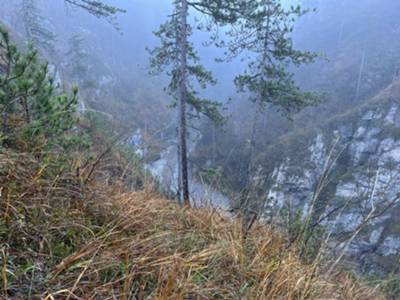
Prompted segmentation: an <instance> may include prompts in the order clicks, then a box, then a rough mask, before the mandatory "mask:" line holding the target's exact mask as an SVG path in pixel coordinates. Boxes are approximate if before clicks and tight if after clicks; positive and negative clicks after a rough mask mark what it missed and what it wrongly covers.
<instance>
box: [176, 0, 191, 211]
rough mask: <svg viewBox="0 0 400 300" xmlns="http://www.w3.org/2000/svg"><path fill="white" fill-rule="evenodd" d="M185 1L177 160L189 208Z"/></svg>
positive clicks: (183, 3)
mask: <svg viewBox="0 0 400 300" xmlns="http://www.w3.org/2000/svg"><path fill="white" fill-rule="evenodd" d="M187 15H188V3H187V0H181V11H180V19H181V20H180V23H181V24H180V27H181V28H180V29H181V30H180V36H179V48H180V50H181V53H180V55H181V57H180V66H179V68H180V87H179V126H178V127H179V136H178V141H179V143H178V144H179V149H180V151H179V155H180V157H179V160H180V168H181V171H180V173H181V174H180V175H181V180H182V192H181V193H182V198H183V199H182V200H183V203H184V204H185V205H188V206H190V198H189V176H188V159H187V124H186V100H187V85H186V84H187V30H188V24H187Z"/></svg>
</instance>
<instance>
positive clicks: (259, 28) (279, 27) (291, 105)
mask: <svg viewBox="0 0 400 300" xmlns="http://www.w3.org/2000/svg"><path fill="white" fill-rule="evenodd" d="M248 4H249V6H248V10H246V11H245V12H244V13H243V14H242V15H241V18H240V19H239V20H238V21H237V22H236V25H235V27H234V28H233V29H232V30H231V31H230V32H229V33H228V35H229V36H230V37H231V38H232V39H231V40H230V42H229V44H227V46H228V48H229V53H230V54H231V55H233V56H236V55H240V54H241V53H242V52H243V51H245V52H247V54H248V55H246V57H247V58H248V64H247V68H246V70H245V71H244V73H243V74H241V75H239V76H237V77H236V79H235V83H236V86H237V87H238V89H239V91H241V92H245V93H247V94H248V95H249V99H250V100H251V102H253V103H254V104H255V116H254V119H253V128H252V133H251V137H250V145H249V154H248V167H247V174H246V177H247V184H246V185H247V187H246V192H245V193H244V197H243V200H242V203H241V206H242V208H244V209H246V207H247V205H248V203H249V201H250V199H249V196H250V195H251V194H252V193H254V191H255V189H256V187H255V186H254V185H255V184H260V182H257V180H252V174H254V173H257V172H256V171H257V167H256V166H254V163H253V162H254V158H253V157H254V155H255V153H254V150H255V147H256V138H257V134H256V130H257V120H258V118H259V114H260V113H262V112H264V111H265V110H266V109H267V108H269V107H271V108H275V109H277V110H278V111H279V112H281V113H282V114H283V115H285V116H287V117H290V116H291V115H292V114H293V113H296V112H299V111H300V110H301V109H303V108H305V107H307V106H310V105H315V104H317V103H319V102H320V100H321V97H320V96H319V95H316V94H314V93H311V92H304V91H302V90H301V88H300V87H298V86H297V85H296V83H295V81H294V78H293V77H294V75H293V73H292V72H291V71H290V70H291V69H290V68H291V67H293V66H296V67H298V66H300V65H302V64H308V63H312V62H313V61H314V60H315V58H316V57H317V55H316V54H315V53H312V52H309V51H300V50H297V49H296V48H295V47H294V44H293V39H292V33H293V30H294V24H295V21H296V19H297V18H299V17H301V16H303V15H304V14H306V13H307V12H308V10H304V9H302V8H301V6H299V5H298V6H290V7H289V8H285V7H284V6H283V5H282V4H281V1H280V0H259V1H248Z"/></svg>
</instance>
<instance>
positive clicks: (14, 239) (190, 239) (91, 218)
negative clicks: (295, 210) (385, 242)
mask: <svg viewBox="0 0 400 300" xmlns="http://www.w3.org/2000/svg"><path fill="white" fill-rule="evenodd" d="M59 161H60V157H59V156H57V155H53V156H52V155H50V156H47V158H46V159H42V158H40V159H39V158H38V157H35V156H34V155H32V154H27V153H17V152H13V151H9V150H4V149H3V150H1V151H0V189H1V198H0V201H1V202H0V241H1V244H0V278H1V279H0V298H1V297H2V298H3V299H71V300H72V299H360V300H364V299H383V298H382V297H381V296H380V295H379V293H378V292H376V291H375V290H372V289H370V288H365V287H362V286H361V285H359V284H358V283H357V282H356V281H355V280H354V279H351V278H347V277H346V276H344V275H338V276H336V277H332V278H326V277H325V276H324V275H323V274H321V270H320V269H319V268H318V266H316V265H306V264H303V263H301V262H300V260H299V259H298V256H297V254H296V253H297V251H296V249H295V248H291V249H288V247H287V241H286V239H285V237H284V236H282V235H281V234H279V233H278V231H277V230H276V229H275V228H273V227H271V226H265V225H263V224H256V225H255V226H254V227H253V229H252V230H251V232H250V233H249V234H248V235H247V236H246V239H244V238H243V234H242V226H241V225H240V222H239V221H238V220H236V219H232V218H229V217H224V216H222V215H220V214H219V213H218V212H216V211H214V210H211V209H210V210H207V209H201V210H195V209H189V208H182V207H179V206H177V205H175V204H174V203H172V202H169V201H167V200H165V199H163V198H162V197H159V196H157V195H155V194H154V193H152V192H151V191H150V190H149V189H143V190H141V191H136V192H128V191H127V190H126V189H125V188H124V187H123V185H122V184H118V182H115V181H112V184H109V183H106V181H104V176H93V178H94V179H93V180H90V181H87V180H84V174H87V172H86V173H85V172H84V170H83V171H82V172H80V173H77V172H76V166H75V165H74V162H73V161H70V162H69V163H63V164H59ZM99 168H100V169H101V167H100V166H99ZM88 169H90V167H88ZM103 175H104V172H103ZM99 178H101V179H99ZM108 182H109V181H108Z"/></svg>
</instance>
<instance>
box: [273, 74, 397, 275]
mask: <svg viewBox="0 0 400 300" xmlns="http://www.w3.org/2000/svg"><path fill="white" fill-rule="evenodd" d="M273 148H274V149H275V152H279V153H282V154H280V155H278V156H279V160H278V161H279V163H278V164H277V165H276V167H275V170H274V171H273V173H272V175H271V176H270V181H269V182H270V185H269V186H268V189H269V193H268V201H267V202H266V203H267V204H266V205H269V207H268V208H266V211H269V210H270V209H271V207H273V208H274V209H277V210H281V209H284V208H285V207H286V208H287V207H291V208H296V209H298V210H302V211H303V214H304V215H306V214H307V213H308V212H310V213H312V214H313V219H314V220H319V221H320V222H321V223H322V224H323V225H324V226H326V228H327V230H328V231H330V232H331V233H332V240H334V241H335V245H333V243H332V246H333V247H332V248H335V249H337V250H336V251H338V252H340V251H341V250H342V249H344V248H345V250H346V251H345V252H346V255H347V256H346V257H347V258H350V259H352V260H356V261H357V262H358V265H359V266H360V268H361V270H362V271H374V272H376V273H378V274H382V275H383V274H385V273H388V272H392V271H396V270H394V268H395V267H396V265H398V262H399V256H400V200H399V199H398V198H399V196H400V81H397V82H394V83H393V84H392V85H391V86H389V87H388V88H387V89H385V90H384V91H382V92H381V93H380V94H378V95H377V96H376V97H374V98H373V99H371V100H370V101H368V102H366V103H365V104H363V105H362V106H361V107H357V108H354V109H352V110H351V111H348V112H347V113H345V114H342V115H340V116H335V117H333V118H332V119H331V120H328V121H327V122H326V123H325V124H324V125H323V126H320V127H319V128H314V129H311V130H308V131H306V132H301V133H293V134H291V136H287V137H285V138H283V139H282V140H281V141H280V143H279V144H278V145H276V146H275V147H273ZM284 149H288V150H284ZM276 150H281V151H276ZM271 152H272V149H271ZM358 231H359V232H358ZM356 233H357V234H356ZM352 237H353V238H354V240H353V241H352V242H351V243H350V244H349V245H346V241H348V240H349V239H350V238H352ZM346 246H347V247H346ZM398 271H399V270H397V272H398Z"/></svg>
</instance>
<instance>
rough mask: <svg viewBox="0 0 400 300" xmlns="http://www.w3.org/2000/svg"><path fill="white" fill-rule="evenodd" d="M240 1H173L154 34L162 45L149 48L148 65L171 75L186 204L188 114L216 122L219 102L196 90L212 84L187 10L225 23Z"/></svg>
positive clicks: (181, 186)
mask: <svg viewBox="0 0 400 300" xmlns="http://www.w3.org/2000/svg"><path fill="white" fill-rule="evenodd" d="M241 2H242V1H232V0H225V1H221V0H219V1H211V0H202V1H197V2H192V1H187V0H174V1H173V8H174V11H173V13H172V14H171V15H170V16H169V18H168V20H167V21H166V22H165V23H164V24H163V25H161V27H160V29H159V30H158V31H157V32H156V33H155V34H156V36H157V37H158V38H159V39H160V41H161V45H160V46H159V47H157V48H155V49H153V50H151V51H150V53H151V56H152V57H151V66H152V67H153V68H154V69H155V70H156V71H159V72H164V73H165V74H167V75H168V76H169V77H170V79H171V80H170V84H169V86H168V91H169V93H170V95H171V96H172V97H173V98H174V100H175V101H174V104H173V106H175V107H177V110H178V165H179V170H178V181H179V182H178V186H179V187H178V191H179V193H178V194H179V199H180V201H181V202H183V203H184V204H185V205H190V196H189V176H188V154H187V152H188V151H187V136H188V129H187V117H188V115H190V116H199V115H205V116H207V117H209V118H211V119H213V120H215V121H221V119H222V116H221V114H220V113H219V109H218V108H219V107H220V103H219V102H216V101H210V100H207V99H203V98H201V97H200V96H199V94H198V91H197V89H198V88H203V89H204V88H206V87H207V85H209V84H214V83H215V80H214V78H213V77H212V74H211V73H210V72H209V71H207V70H205V68H204V67H203V66H202V65H201V64H200V59H199V56H198V54H197V51H196V49H195V47H194V44H193V43H192V42H191V41H190V37H191V36H192V33H193V26H192V25H191V24H190V23H189V20H190V19H189V13H190V12H191V11H192V12H194V11H196V12H197V15H199V14H201V15H202V16H206V17H208V18H207V20H208V21H210V22H208V23H207V25H208V26H204V27H203V28H208V29H210V26H209V25H210V24H217V23H221V24H227V23H230V22H233V20H235V18H236V16H237V12H238V11H239V7H238V3H241Z"/></svg>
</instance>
